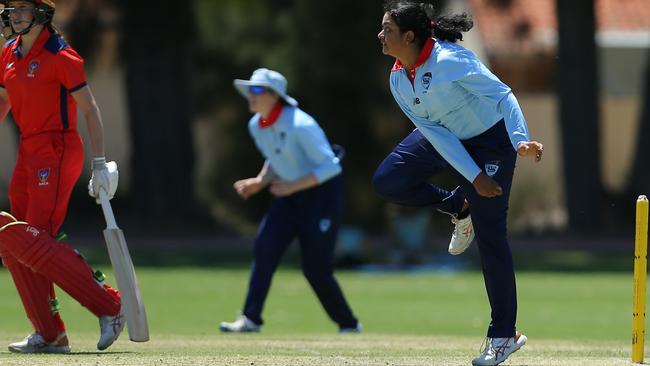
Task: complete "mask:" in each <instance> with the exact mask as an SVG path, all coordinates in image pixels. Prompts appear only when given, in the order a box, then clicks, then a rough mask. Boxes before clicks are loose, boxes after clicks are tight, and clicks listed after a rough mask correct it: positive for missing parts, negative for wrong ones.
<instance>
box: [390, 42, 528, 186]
mask: <svg viewBox="0 0 650 366" xmlns="http://www.w3.org/2000/svg"><path fill="white" fill-rule="evenodd" d="M432 43H433V40H428V42H427V45H429V47H428V49H427V47H426V45H425V47H424V48H423V51H422V52H423V53H422V54H421V55H420V60H421V62H422V64H420V65H417V64H416V68H415V78H414V81H413V83H411V80H410V79H409V76H408V71H407V70H405V69H404V68H403V67H402V66H401V63H400V62H399V60H398V61H397V62H396V63H395V66H394V67H393V70H391V74H390V90H391V92H392V94H393V97H394V98H395V101H397V104H398V105H399V107H400V108H401V109H402V111H403V112H404V113H405V114H406V116H407V117H408V118H409V119H410V120H411V121H412V122H413V123H414V124H415V126H416V127H417V128H418V129H419V130H420V132H422V134H423V135H424V137H426V138H427V140H429V141H430V142H431V144H432V145H433V146H434V147H435V149H436V150H437V151H438V153H440V155H441V156H442V157H443V158H444V159H445V160H446V161H447V162H448V163H449V164H450V165H451V166H452V167H453V168H454V169H456V170H457V171H458V172H459V173H460V174H462V175H463V176H464V177H465V178H466V179H467V180H468V181H470V182H473V181H474V179H475V178H476V176H477V175H478V174H479V173H480V172H481V169H480V168H479V167H478V165H476V163H475V162H474V160H473V159H472V158H471V157H470V155H469V153H468V152H467V150H466V149H465V148H464V146H463V145H462V143H461V141H462V140H466V139H469V138H472V137H475V136H478V135H480V134H481V133H483V132H485V131H487V130H488V129H489V128H490V127H492V126H494V125H495V124H496V123H497V122H499V121H500V120H501V119H504V121H505V124H506V129H507V131H508V134H509V135H510V141H511V142H512V146H513V147H514V148H515V149H516V148H517V145H518V144H519V143H520V142H524V141H528V140H529V139H528V128H527V126H526V120H525V119H524V115H523V113H522V112H521V108H520V107H519V103H518V102H517V99H516V98H515V96H514V95H513V94H512V91H511V90H510V88H509V87H508V86H507V85H505V84H504V83H503V82H501V81H500V80H499V79H498V78H497V77H496V76H495V75H494V74H492V72H490V70H488V69H487V67H485V65H483V63H481V61H480V60H479V59H478V58H477V57H476V55H474V53H473V52H471V51H469V50H467V49H466V48H464V47H462V46H460V45H457V44H455V43H452V42H446V41H439V40H437V39H436V40H435V44H434V45H433V48H431V44H432ZM429 50H430V52H431V53H430V54H429V55H428V56H427V55H426V52H428V51H429Z"/></svg>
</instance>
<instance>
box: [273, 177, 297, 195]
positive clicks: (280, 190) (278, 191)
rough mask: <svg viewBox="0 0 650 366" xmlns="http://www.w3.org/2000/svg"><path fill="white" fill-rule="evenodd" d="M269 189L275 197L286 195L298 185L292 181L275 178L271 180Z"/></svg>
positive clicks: (293, 191)
mask: <svg viewBox="0 0 650 366" xmlns="http://www.w3.org/2000/svg"><path fill="white" fill-rule="evenodd" d="M269 190H270V191H271V193H272V194H273V195H274V196H276V197H286V196H290V195H292V194H293V193H295V192H296V191H298V187H297V186H296V184H295V183H294V182H290V181H287V180H283V179H276V180H274V181H272V182H271V188H270V189H269Z"/></svg>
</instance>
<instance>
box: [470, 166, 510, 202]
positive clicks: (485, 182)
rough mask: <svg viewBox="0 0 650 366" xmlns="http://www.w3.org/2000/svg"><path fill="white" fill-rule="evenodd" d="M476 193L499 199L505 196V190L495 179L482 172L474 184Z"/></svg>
mask: <svg viewBox="0 0 650 366" xmlns="http://www.w3.org/2000/svg"><path fill="white" fill-rule="evenodd" d="M472 185H474V189H476V193H478V194H479V195H481V196H483V197H497V196H500V195H502V194H503V189H502V188H501V186H500V185H499V183H497V181H495V180H494V179H492V178H490V177H488V176H487V174H485V173H483V172H480V173H479V175H477V176H476V178H475V179H474V181H473V182H472Z"/></svg>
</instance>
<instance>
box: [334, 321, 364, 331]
mask: <svg viewBox="0 0 650 366" xmlns="http://www.w3.org/2000/svg"><path fill="white" fill-rule="evenodd" d="M362 330H363V327H362V326H361V323H360V322H357V325H356V326H354V327H346V328H339V333H361V331H362Z"/></svg>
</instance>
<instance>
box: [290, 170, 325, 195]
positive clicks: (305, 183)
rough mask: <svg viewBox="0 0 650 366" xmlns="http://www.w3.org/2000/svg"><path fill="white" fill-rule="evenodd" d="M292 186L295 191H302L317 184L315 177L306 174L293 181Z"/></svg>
mask: <svg viewBox="0 0 650 366" xmlns="http://www.w3.org/2000/svg"><path fill="white" fill-rule="evenodd" d="M293 184H294V186H295V188H296V191H304V190H305V189H309V188H312V187H316V186H317V185H318V184H319V183H318V179H317V178H316V176H315V175H313V174H308V175H306V176H304V177H302V178H300V179H298V180H295V181H293Z"/></svg>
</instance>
